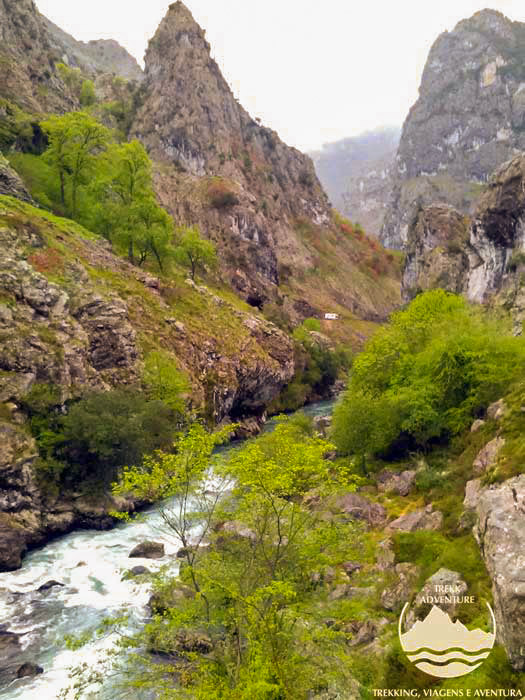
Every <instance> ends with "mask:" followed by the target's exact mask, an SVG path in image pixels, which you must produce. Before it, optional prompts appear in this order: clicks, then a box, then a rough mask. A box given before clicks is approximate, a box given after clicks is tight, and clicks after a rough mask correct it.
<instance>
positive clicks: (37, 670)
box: [16, 662, 44, 678]
mask: <svg viewBox="0 0 525 700" xmlns="http://www.w3.org/2000/svg"><path fill="white" fill-rule="evenodd" d="M41 673H44V669H43V668H42V666H37V664H33V663H29V662H28V663H25V664H22V666H20V667H19V668H18V670H17V672H16V677H17V678H34V677H35V676H38V675H40V674H41Z"/></svg>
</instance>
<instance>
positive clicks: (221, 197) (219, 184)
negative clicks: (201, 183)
mask: <svg viewBox="0 0 525 700" xmlns="http://www.w3.org/2000/svg"><path fill="white" fill-rule="evenodd" d="M207 196H208V201H209V203H210V205H211V206H212V207H214V208H215V209H227V208H228V207H234V206H235V205H236V204H239V198H238V197H237V195H236V193H235V192H234V190H233V189H232V188H231V186H229V185H228V183H227V182H226V181H225V180H222V179H221V178H213V180H212V181H211V182H210V184H209V185H208V189H207Z"/></svg>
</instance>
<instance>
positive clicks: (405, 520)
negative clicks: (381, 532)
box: [388, 505, 443, 532]
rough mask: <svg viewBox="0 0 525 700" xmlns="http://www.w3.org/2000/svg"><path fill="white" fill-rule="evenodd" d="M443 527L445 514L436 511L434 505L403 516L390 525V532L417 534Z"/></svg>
mask: <svg viewBox="0 0 525 700" xmlns="http://www.w3.org/2000/svg"><path fill="white" fill-rule="evenodd" d="M442 526H443V513H442V512H441V511H440V510H434V508H433V506H432V505H428V506H427V507H426V508H422V509H420V510H415V511H413V512H412V513H408V514H407V515H401V516H399V518H397V519H396V520H393V521H392V522H391V523H390V524H389V525H388V529H389V530H398V531H401V532H417V531H418V530H440V529H441V527H442Z"/></svg>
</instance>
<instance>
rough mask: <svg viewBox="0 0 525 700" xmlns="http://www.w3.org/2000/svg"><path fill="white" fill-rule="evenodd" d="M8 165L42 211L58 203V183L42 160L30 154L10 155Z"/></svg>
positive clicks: (52, 207)
mask: <svg viewBox="0 0 525 700" xmlns="http://www.w3.org/2000/svg"><path fill="white" fill-rule="evenodd" d="M9 163H10V165H11V167H12V168H14V170H16V172H17V173H18V174H19V175H20V177H21V178H22V180H23V181H24V183H25V184H26V185H27V187H28V189H29V191H30V192H31V195H32V197H33V199H34V200H35V201H36V202H38V204H40V206H41V207H43V208H44V209H54V208H56V206H57V203H59V202H60V181H59V178H58V175H57V173H56V171H55V169H54V168H53V167H52V165H50V164H49V162H47V161H46V160H45V159H44V158H42V157H40V156H37V155H33V154H30V153H11V154H10V155H9Z"/></svg>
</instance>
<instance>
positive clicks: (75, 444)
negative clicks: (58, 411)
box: [62, 389, 174, 483]
mask: <svg viewBox="0 0 525 700" xmlns="http://www.w3.org/2000/svg"><path fill="white" fill-rule="evenodd" d="M62 424H63V433H64V439H65V444H64V447H63V452H64V454H65V455H66V458H67V461H68V464H69V465H70V468H69V475H70V476H73V477H74V479H75V480H78V479H82V480H83V479H86V478H91V477H94V478H95V479H96V480H97V481H102V482H104V483H110V482H111V481H113V480H114V478H115V475H116V473H117V470H118V468H119V467H123V466H125V465H131V464H140V462H141V461H142V458H143V456H144V455H145V454H147V453H149V452H152V451H153V450H158V449H167V448H168V447H169V446H170V445H171V442H172V439H173V433H174V423H173V411H172V410H171V409H170V408H169V407H168V406H166V404H164V403H163V402H162V401H158V400H153V401H148V400H146V399H145V397H144V396H143V395H142V394H140V393H139V392H137V391H134V390H132V389H114V390H113V391H108V392H104V393H93V394H91V395H89V396H86V397H85V398H83V399H81V400H80V401H78V402H77V403H75V404H73V406H71V408H70V410H69V413H68V414H67V416H65V417H64V419H63V422H62Z"/></svg>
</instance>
